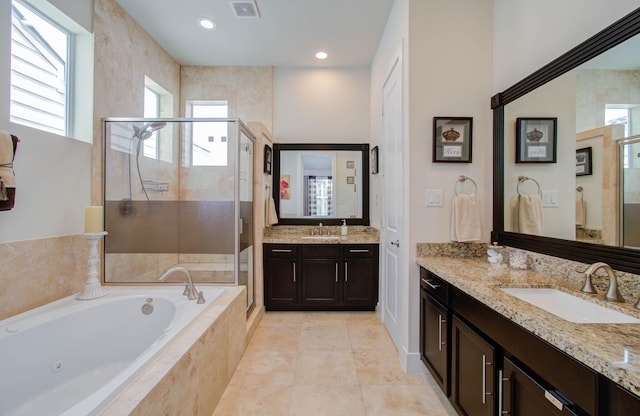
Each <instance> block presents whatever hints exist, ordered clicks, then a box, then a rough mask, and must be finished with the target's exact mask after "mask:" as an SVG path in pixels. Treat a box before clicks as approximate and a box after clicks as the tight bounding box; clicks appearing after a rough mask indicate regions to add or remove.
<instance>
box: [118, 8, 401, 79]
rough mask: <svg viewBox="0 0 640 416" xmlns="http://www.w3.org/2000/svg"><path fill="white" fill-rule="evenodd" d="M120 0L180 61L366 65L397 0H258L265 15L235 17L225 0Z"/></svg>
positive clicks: (257, 64)
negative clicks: (210, 23)
mask: <svg viewBox="0 0 640 416" xmlns="http://www.w3.org/2000/svg"><path fill="white" fill-rule="evenodd" d="M116 2H117V3H118V4H120V6H122V7H123V8H124V10H125V11H126V12H127V13H128V14H129V15H130V16H131V17H132V18H133V19H134V20H135V21H136V22H138V24H139V25H140V26H142V28H143V29H144V30H145V31H147V33H149V35H151V37H153V38H154V39H155V40H156V42H158V44H160V46H162V47H163V48H164V49H165V50H166V51H167V52H168V53H169V54H170V55H171V56H172V57H173V58H174V59H175V60H176V61H178V62H179V63H180V64H182V65H204V66H231V65H251V66H263V65H264V66H284V67H366V66H369V65H370V64H371V62H372V59H373V56H374V53H375V51H376V48H377V47H378V43H379V41H380V38H381V36H382V33H383V31H384V28H385V24H386V22H387V18H388V16H389V13H390V11H391V7H392V5H393V2H394V0H256V2H257V5H258V9H259V11H260V15H261V17H260V18H236V17H235V15H234V12H233V9H232V7H231V5H230V3H229V1H228V0H116ZM200 17H210V18H211V19H213V20H214V21H215V22H216V23H217V29H216V30H215V31H211V30H210V31H207V30H204V29H202V28H200V27H199V26H198V24H197V19H198V18H200ZM319 50H324V51H325V52H327V53H328V55H329V57H328V58H327V59H325V60H323V61H320V60H318V59H316V58H315V57H314V55H315V53H316V52H317V51H319Z"/></svg>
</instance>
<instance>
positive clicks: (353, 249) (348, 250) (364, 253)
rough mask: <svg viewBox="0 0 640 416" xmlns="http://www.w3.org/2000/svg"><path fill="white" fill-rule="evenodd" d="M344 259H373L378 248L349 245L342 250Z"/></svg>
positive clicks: (365, 245)
mask: <svg viewBox="0 0 640 416" xmlns="http://www.w3.org/2000/svg"><path fill="white" fill-rule="evenodd" d="M342 255H343V256H344V257H351V258H354V257H375V256H377V255H378V246H377V245H372V244H349V245H347V246H344V247H343V248H342Z"/></svg>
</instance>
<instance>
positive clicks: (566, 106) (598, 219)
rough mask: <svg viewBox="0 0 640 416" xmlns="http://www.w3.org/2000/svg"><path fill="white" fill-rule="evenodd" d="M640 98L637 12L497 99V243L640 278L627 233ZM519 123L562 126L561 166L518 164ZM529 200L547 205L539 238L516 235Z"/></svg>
mask: <svg viewBox="0 0 640 416" xmlns="http://www.w3.org/2000/svg"><path fill="white" fill-rule="evenodd" d="M639 92H640V9H637V10H635V11H634V12H632V13H630V14H629V15H627V16H625V17H624V18H622V19H620V20H619V21H617V22H616V23H614V24H613V25H611V26H609V27H608V28H606V29H604V30H603V31H601V32H600V33H598V34H596V35H595V36H593V37H591V38H590V39H588V40H586V41H585V42H583V43H581V44H580V45H578V46H577V47H575V48H573V49H572V50H570V51H569V52H567V53H565V54H564V55H562V56H560V57H559V58H557V59H556V60H554V61H552V62H550V63H549V64H547V65H546V66H544V67H543V68H541V69H540V70H538V71H536V72H534V73H533V74H531V75H530V76H528V77H527V78H525V79H523V80H521V81H520V82H518V83H516V84H514V85H513V86H511V87H510V88H508V89H506V90H505V91H503V92H501V93H499V94H496V95H495V96H494V97H492V99H491V107H492V109H493V123H494V125H493V128H494V129H493V130H494V155H493V156H494V180H493V189H494V198H493V209H494V212H493V230H494V231H493V233H492V241H498V242H500V243H501V244H505V245H508V246H512V247H518V248H523V249H527V250H531V251H536V252H540V253H543V254H549V255H553V256H556V257H562V258H566V259H570V260H575V261H580V262H585V263H593V262H596V261H604V262H607V263H609V264H610V265H611V266H612V267H614V268H615V269H618V270H622V271H628V272H632V273H639V272H640V247H638V246H637V245H636V243H635V242H634V241H635V240H633V239H630V238H625V237H624V234H625V233H626V234H627V235H629V234H634V233H636V234H637V233H638V231H637V230H635V231H634V230H632V229H630V228H629V226H630V225H631V224H632V223H634V220H633V219H632V218H633V216H634V215H635V211H634V210H636V208H637V207H640V199H638V194H639V192H638V184H640V158H638V157H636V156H637V155H638V154H640V149H639V148H638V144H637V141H636V140H635V139H634V138H635V137H636V136H637V135H638V134H640V93H639ZM518 118H526V119H536V118H546V119H552V118H553V119H557V126H556V127H557V132H556V135H555V137H554V140H555V141H556V142H555V143H554V144H555V145H556V146H557V160H556V161H555V162H549V163H535V164H527V163H520V164H516V163H515V162H516V138H517V136H516V135H517V129H516V127H517V119H518ZM634 129H635V130H634ZM636 130H637V131H636ZM521 136H522V135H521ZM537 136H540V135H539V134H538V135H536V137H535V138H533V137H532V139H538V140H539V139H540V138H539V137H537ZM521 139H522V140H529V138H524V139H523V138H522V137H521ZM533 145H534V147H535V146H538V147H540V146H539V144H535V143H534V144H533ZM585 149H590V150H589V151H588V152H587V151H585ZM579 151H580V152H579ZM585 155H589V156H588V157H589V158H590V159H589V160H588V163H589V164H588V165H587V160H586V156H585ZM585 172H589V174H583V173H585ZM636 174H637V175H638V181H636V176H635V175H636ZM529 179H531V180H529ZM634 184H635V185H634ZM625 189H626V190H627V191H628V190H630V189H635V194H633V193H629V192H627V193H625ZM524 195H539V197H540V202H541V205H542V216H543V220H544V221H543V223H544V227H541V228H542V230H541V231H539V232H537V231H529V232H528V233H523V232H516V230H518V228H516V224H517V223H518V222H519V220H521V218H519V215H520V214H519V212H522V211H518V204H519V203H521V201H523V200H525V199H526V198H527V197H526V196H524ZM636 199H638V201H636ZM585 207H586V210H585Z"/></svg>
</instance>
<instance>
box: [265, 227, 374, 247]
mask: <svg viewBox="0 0 640 416" xmlns="http://www.w3.org/2000/svg"><path fill="white" fill-rule="evenodd" d="M322 229H323V235H322V236H318V235H311V232H312V230H313V231H314V232H317V230H318V226H306V225H300V226H276V227H270V228H265V230H264V233H263V237H262V242H263V243H270V244H378V243H379V242H380V232H379V231H378V230H377V229H376V228H373V227H366V226H357V225H353V226H349V230H348V234H347V235H346V236H341V235H340V227H339V226H333V225H329V226H323V227H322ZM327 232H328V233H329V235H327Z"/></svg>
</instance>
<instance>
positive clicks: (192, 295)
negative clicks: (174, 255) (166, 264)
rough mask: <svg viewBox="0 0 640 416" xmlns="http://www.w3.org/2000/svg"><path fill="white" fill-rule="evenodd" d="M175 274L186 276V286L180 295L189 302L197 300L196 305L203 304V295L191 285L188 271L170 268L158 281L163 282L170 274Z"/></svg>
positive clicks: (180, 268) (182, 268)
mask: <svg viewBox="0 0 640 416" xmlns="http://www.w3.org/2000/svg"><path fill="white" fill-rule="evenodd" d="M177 272H182V273H184V274H186V275H187V284H186V285H185V287H184V292H183V293H182V294H183V295H185V296H186V297H187V299H189V300H196V299H197V300H198V301H197V303H204V302H205V300H204V294H203V293H202V291H200V292H198V291H197V290H196V287H195V286H194V284H193V279H192V278H191V273H189V270H187V269H185V268H184V267H180V266H178V267H172V268H170V269H168V270H167V271H166V272H164V273H163V274H162V276H160V277H159V278H158V280H164V279H166V278H167V277H169V275H170V274H173V273H177Z"/></svg>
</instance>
